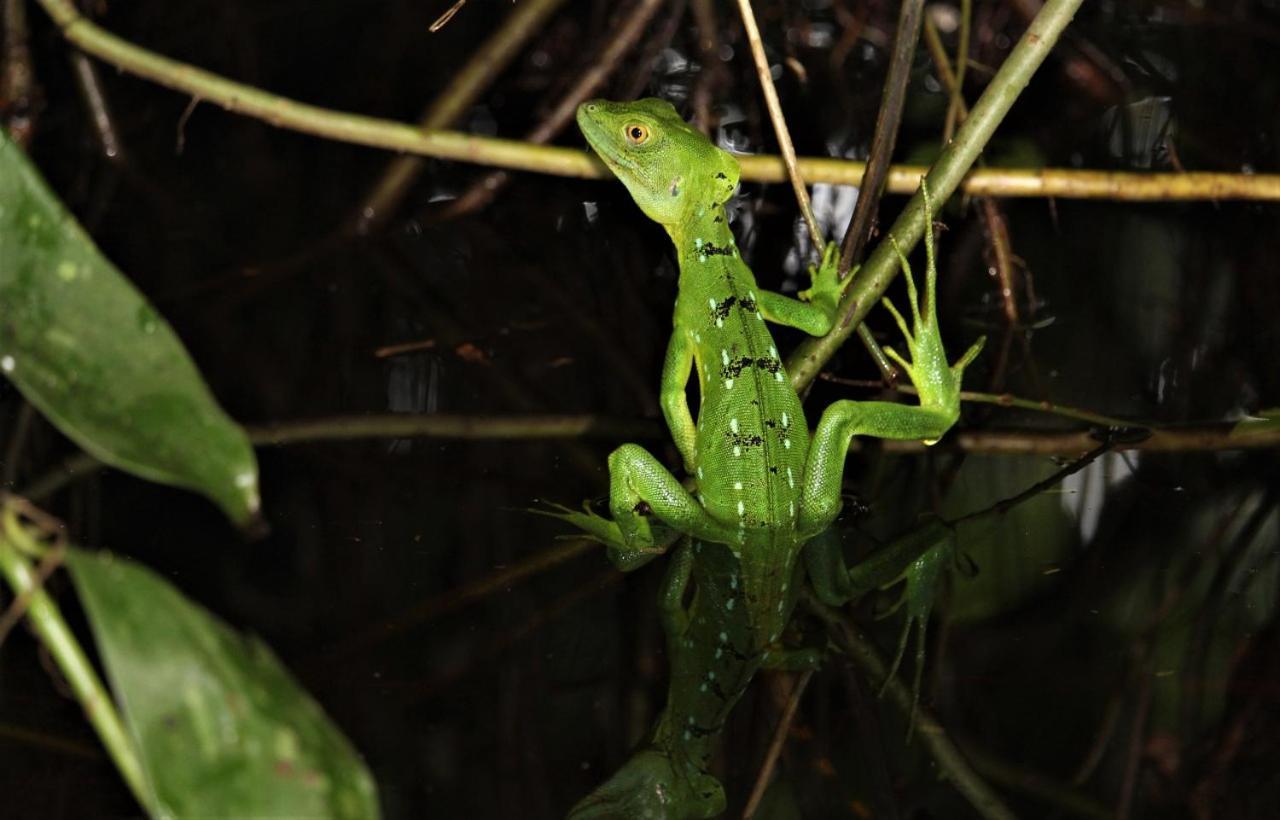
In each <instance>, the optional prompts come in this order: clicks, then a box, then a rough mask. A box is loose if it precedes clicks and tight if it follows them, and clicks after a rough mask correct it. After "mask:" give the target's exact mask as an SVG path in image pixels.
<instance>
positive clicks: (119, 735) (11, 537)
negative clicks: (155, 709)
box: [0, 508, 154, 814]
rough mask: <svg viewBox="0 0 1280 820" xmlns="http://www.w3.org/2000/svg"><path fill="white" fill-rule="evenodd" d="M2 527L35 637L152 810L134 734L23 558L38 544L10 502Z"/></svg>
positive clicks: (0, 548)
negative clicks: (134, 742) (127, 726)
mask: <svg viewBox="0 0 1280 820" xmlns="http://www.w3.org/2000/svg"><path fill="white" fill-rule="evenodd" d="M3 517H4V521H3V530H0V573H2V574H3V575H4V577H5V580H6V581H8V582H9V586H10V587H12V588H13V591H14V593H15V594H16V595H17V596H18V600H19V601H25V602H26V616H27V621H28V622H29V623H30V624H31V628H32V630H33V631H34V632H35V634H36V637H37V638H39V640H40V642H41V643H42V644H43V645H44V647H45V649H47V650H48V652H49V655H50V656H51V657H52V658H53V660H54V662H55V663H56V664H57V665H58V669H60V670H61V671H62V675H63V677H64V678H66V681H67V684H68V685H69V686H70V687H71V691H72V692H73V693H74V694H75V697H76V700H78V701H80V707H81V708H82V709H83V710H84V714H85V717H86V718H88V720H89V723H90V724H91V725H92V726H93V728H94V731H96V732H97V733H98V737H99V738H100V739H101V740H102V745H103V746H105V747H106V749H107V754H109V755H110V756H111V760H112V761H113V762H114V763H115V764H116V768H117V769H119V770H120V776H121V777H123V778H124V781H125V783H126V784H127V785H128V787H129V790H130V791H131V792H133V796H134V797H135V798H136V799H137V801H138V803H140V804H141V805H142V807H143V808H144V809H146V810H147V813H148V814H153V813H154V812H153V808H154V801H153V798H152V794H151V790H150V788H149V786H148V783H147V777H146V774H145V773H144V772H143V769H142V765H141V763H139V761H138V755H137V751H136V749H135V748H134V745H133V740H132V739H131V738H130V737H129V733H128V731H127V730H126V729H125V727H124V723H123V721H121V719H120V713H119V712H117V711H116V708H115V703H114V702H113V701H112V700H111V696H110V695H109V694H107V691H106V688H105V687H104V686H103V685H102V680H101V679H100V678H99V677H98V673H97V672H95V671H94V668H93V664H92V663H90V661H89V658H88V656H87V655H85V652H84V650H83V649H82V648H81V647H80V644H79V642H78V641H76V637H75V635H74V634H72V632H71V628H70V627H69V626H68V625H67V622H66V620H65V619H64V618H63V617H62V612H61V611H60V610H59V609H58V605H57V604H56V603H55V602H54V600H53V599H52V598H50V597H49V595H48V593H46V592H45V591H44V589H43V588H42V587H41V586H40V583H39V581H38V580H37V578H36V574H35V572H34V571H33V570H32V568H31V565H30V564H29V563H28V562H27V560H26V559H25V558H23V556H22V553H23V552H26V553H28V554H30V553H33V552H35V551H37V550H38V546H37V545H36V544H35V543H34V539H33V538H31V536H30V535H29V534H28V533H27V532H26V531H25V530H24V529H23V527H22V525H21V524H20V523H19V522H18V520H17V516H16V515H15V514H14V512H13V510H12V509H11V508H5V510H4V512H3Z"/></svg>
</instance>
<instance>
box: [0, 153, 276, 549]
mask: <svg viewBox="0 0 1280 820" xmlns="http://www.w3.org/2000/svg"><path fill="white" fill-rule="evenodd" d="M0 372H2V373H3V374H4V375H5V376H7V377H8V378H9V379H10V380H11V381H13V383H14V384H16V385H17V386H18V389H19V390H21V391H22V394H23V395H24V396H26V398H27V400H28V401H30V402H31V403H32V404H33V405H35V406H36V408H37V409H39V410H40V412H41V413H43V414H44V415H45V417H46V418H48V419H49V420H50V421H51V422H53V424H55V425H56V426H57V427H58V429H59V430H61V431H62V432H63V433H64V434H66V435H67V436H68V437H69V438H71V439H72V440H73V441H75V442H76V444H78V445H80V446H81V447H83V448H84V449H85V450H86V451H87V452H89V453H90V454H91V455H93V456H95V457H96V458H98V459H100V460H102V461H103V462H105V463H107V464H110V465H112V466H114V467H119V468H120V469H122V470H127V471H129V472H131V473H134V474H135V475H138V476H141V477H143V478H146V479H149V480H151V481H158V482H161V483H164V484H174V485H177V486H180V487H186V488H189V489H192V490H195V491H197V492H200V493H203V494H204V495H206V496H208V497H209V498H210V499H212V500H213V501H214V502H215V503H217V504H218V505H219V506H221V507H222V509H223V510H224V511H225V512H226V514H227V515H228V516H230V517H231V518H232V519H233V520H234V521H236V522H237V523H239V524H242V525H243V524H246V523H248V522H249V521H250V519H252V518H253V516H254V515H255V514H256V512H257V509H258V467H257V461H256V460H255V458H254V454H253V449H252V448H251V447H250V445H249V440H248V438H247V437H246V436H245V433H244V431H243V430H242V429H241V428H240V427H239V426H238V425H236V424H235V423H234V422H233V421H231V419H230V418H228V417H227V415H226V413H224V412H223V411H222V409H221V408H220V407H219V406H218V404H217V402H216V401H215V400H214V398H213V396H212V395H211V394H210V393H209V388H208V387H207V386H205V383H204V380H203V379H202V378H201V377H200V373H199V371H197V370H196V367H195V365H194V364H193V363H192V361H191V357H190V356H189V355H187V351H186V349H185V348H184V347H183V346H182V342H180V341H179V340H178V337H177V336H176V335H175V334H174V332H173V330H172V328H170V327H169V324H168V323H167V322H166V321H165V320H164V319H163V318H162V317H161V316H159V315H158V314H157V313H156V311H155V310H154V309H153V308H152V307H151V305H150V303H148V302H147V300H146V299H145V298H144V297H143V296H142V294H141V293H139V292H138V291H137V289H136V288H134V286H133V285H132V284H131V283H130V282H129V281H128V280H127V279H126V278H125V277H124V275H123V274H121V273H120V271H119V270H117V269H116V268H115V266H113V265H112V264H111V263H110V262H108V261H107V260H106V258H105V257H103V255H102V254H101V253H100V252H99V251H98V249H97V248H96V247H95V246H94V244H93V242H92V240H90V239H89V237H88V235H87V234H86V233H85V232H84V230H83V229H82V228H81V227H80V226H79V225H78V224H77V223H76V221H75V219H74V218H73V217H72V216H71V215H70V214H69V213H67V211H66V210H65V209H64V208H63V206H62V203H61V202H59V200H58V198H57V197H56V196H54V194H53V192H52V191H50V190H49V187H48V185H46V184H45V182H44V180H43V179H42V178H41V177H40V175H39V173H38V172H37V171H36V169H35V168H34V167H33V166H32V165H31V163H30V161H29V160H28V159H27V158H26V155H25V154H23V152H22V151H21V150H20V149H19V148H18V147H17V146H16V145H14V144H13V143H12V142H10V141H9V139H8V137H7V136H5V134H4V129H2V128H0Z"/></svg>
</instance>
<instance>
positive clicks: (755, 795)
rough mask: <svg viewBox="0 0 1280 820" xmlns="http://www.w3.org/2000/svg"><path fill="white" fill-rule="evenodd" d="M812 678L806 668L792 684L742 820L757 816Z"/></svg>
mask: <svg viewBox="0 0 1280 820" xmlns="http://www.w3.org/2000/svg"><path fill="white" fill-rule="evenodd" d="M812 678H813V670H812V669H806V670H805V671H804V672H802V673H800V674H799V675H798V676H796V678H795V679H794V682H793V683H792V685H791V694H790V695H789V696H788V697H787V706H786V708H785V709H783V711H782V717H781V718H780V719H779V720H778V725H777V726H776V727H775V728H774V730H773V738H772V739H771V740H770V741H769V750H768V751H767V752H766V753H765V756H764V763H762V764H760V772H759V774H757V775H756V783H755V785H754V786H752V787H751V796H750V797H748V798H747V805H746V807H745V808H743V810H742V820H751V818H752V817H754V816H755V813H756V809H758V808H759V807H760V801H761V800H763V799H764V792H765V789H766V788H768V786H769V781H770V780H772V779H773V770H774V768H775V767H776V766H777V765H778V758H779V757H781V756H782V747H783V745H784V744H785V743H786V740H787V736H788V735H789V734H791V723H792V722H793V721H794V720H795V718H796V709H798V708H799V707H800V698H801V697H803V696H804V690H805V688H806V687H807V686H808V685H809V681H810V680H811V679H812Z"/></svg>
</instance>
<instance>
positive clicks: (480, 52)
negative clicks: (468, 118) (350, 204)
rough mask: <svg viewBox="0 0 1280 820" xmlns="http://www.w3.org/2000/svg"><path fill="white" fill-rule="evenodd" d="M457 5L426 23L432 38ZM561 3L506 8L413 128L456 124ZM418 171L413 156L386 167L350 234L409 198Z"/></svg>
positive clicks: (369, 227)
mask: <svg viewBox="0 0 1280 820" xmlns="http://www.w3.org/2000/svg"><path fill="white" fill-rule="evenodd" d="M463 2H465V0H459V2H458V3H456V4H454V6H453V7H452V8H450V9H449V10H448V11H446V12H445V13H444V14H443V15H441V17H440V18H439V19H438V20H436V22H434V23H432V25H431V31H432V32H433V33H434V32H436V31H438V30H439V29H440V28H441V27H443V26H444V25H445V24H446V23H448V22H449V19H450V18H452V17H453V15H454V14H456V13H457V12H458V9H460V8H461V7H462V3H463ZM563 4H564V0H522V2H521V3H519V4H518V5H516V6H515V7H514V8H512V10H511V12H510V13H509V14H507V16H506V17H505V18H504V19H503V21H502V25H500V26H499V27H498V28H497V29H495V30H494V32H493V33H492V34H491V35H489V37H488V39H486V40H485V41H484V43H483V44H482V45H481V46H480V47H479V48H477V49H475V51H474V52H473V53H472V55H471V59H470V60H468V61H467V64H466V65H465V66H463V67H462V69H461V70H460V71H458V72H457V73H456V74H454V75H453V76H451V77H450V78H449V83H448V85H447V86H445V89H444V91H442V92H441V93H440V96H438V97H437V98H436V99H435V101H434V102H432V103H431V106H430V107H429V108H428V109H427V110H426V111H425V112H424V113H423V115H422V118H421V120H420V121H419V123H418V125H419V127H420V128H423V129H431V128H446V127H448V126H450V125H453V124H454V123H456V122H457V121H458V119H459V118H461V117H462V115H463V114H465V113H466V112H467V109H469V108H471V106H473V105H475V103H476V100H478V99H480V95H481V94H483V93H484V91H485V89H487V88H488V87H489V84H490V83H491V82H493V78H494V77H496V76H498V75H499V74H501V73H502V70H503V69H504V68H506V67H507V65H508V64H510V62H511V60H512V59H514V58H515V56H516V55H517V54H518V53H519V52H520V49H521V48H523V47H524V45H525V43H527V42H528V41H529V39H530V38H532V37H533V36H534V35H535V34H537V33H538V32H539V31H541V30H542V26H543V24H544V23H545V22H546V20H547V18H548V17H550V16H551V15H552V14H553V13H555V11H556V9H558V8H559V7H560V6H561V5H563ZM423 167H424V163H423V160H422V158H421V157H416V156H402V157H396V158H395V159H393V160H392V161H391V162H390V163H388V165H387V168H386V170H385V171H383V173H382V176H381V178H379V179H378V181H377V182H376V183H374V185H373V187H372V188H371V189H370V190H369V193H368V194H366V195H365V197H364V201H363V202H361V203H360V206H359V207H358V208H357V209H356V213H355V216H354V217H353V220H352V223H353V229H354V230H355V232H356V233H358V234H366V233H369V232H371V231H373V230H376V229H377V228H378V226H380V225H382V224H383V223H384V222H385V221H386V220H387V218H388V217H389V216H390V215H391V214H392V213H394V212H395V210H396V208H397V207H399V205H400V203H401V202H402V201H403V200H404V198H405V196H406V195H407V194H408V193H409V189H410V188H411V187H412V186H413V183H414V182H415V181H416V180H417V178H418V175H419V174H420V173H422V168H423Z"/></svg>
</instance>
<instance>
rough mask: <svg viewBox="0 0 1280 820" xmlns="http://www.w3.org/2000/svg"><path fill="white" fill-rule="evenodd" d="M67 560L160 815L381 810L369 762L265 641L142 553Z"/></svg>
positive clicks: (328, 814)
mask: <svg viewBox="0 0 1280 820" xmlns="http://www.w3.org/2000/svg"><path fill="white" fill-rule="evenodd" d="M67 563H68V566H69V567H70V570H71V577H72V579H73V580H74V582H75V586H76V590H77V591H78V592H79V594H80V599H81V601H82V602H83V604H84V608H85V611H86V613H87V614H88V616H89V623H90V624H91V626H92V628H93V633H94V637H95V638H96V640H97V644H98V651H99V653H100V654H101V656H102V659H103V663H104V665H105V666H106V670H107V677H108V679H109V680H110V681H111V687H112V690H113V691H114V693H115V696H116V699H117V701H118V702H119V703H120V706H121V710H122V711H123V713H124V718H125V722H126V724H127V725H128V727H129V731H130V733H131V734H132V735H133V738H134V741H135V743H136V744H137V746H138V748H139V752H140V755H139V756H140V757H141V758H142V765H143V768H144V769H145V771H146V773H147V777H148V779H149V781H150V784H151V788H152V790H153V792H154V793H155V796H156V803H155V805H156V807H157V811H156V814H157V816H172V817H202V818H203V817H307V818H317V820H319V818H376V817H377V816H378V800H377V794H376V792H375V790H374V786H373V779H372V778H371V777H370V776H369V772H368V771H367V770H366V768H365V766H364V763H363V762H362V761H361V760H360V758H359V756H358V755H357V754H356V752H355V751H354V750H353V749H352V748H351V745H350V744H349V743H348V742H347V740H346V738H345V737H343V736H342V733H341V732H339V731H338V729H337V728H335V727H334V725H333V724H332V723H330V722H329V719H328V717H327V716H326V715H325V714H324V712H323V711H321V709H320V707H319V706H318V705H317V704H316V702H315V701H313V700H312V699H311V697H310V696H309V695H307V693H306V692H305V691H304V690H303V689H302V688H301V687H299V686H298V684H297V682H296V681H294V680H293V678H292V677H290V675H289V673H288V672H287V671H286V670H285V669H284V667H283V666H281V664H280V662H279V661H278V660H277V659H276V657H275V656H274V655H273V654H272V653H271V650H270V649H268V648H267V647H266V646H265V645H264V644H263V643H262V642H261V641H258V640H255V639H253V638H246V637H242V636H241V635H239V634H237V633H236V632H234V631H233V630H232V629H230V628H229V627H227V626H226V625H225V624H223V623H222V622H221V621H219V620H218V619H216V618H215V617H213V616H212V615H210V614H209V613H208V612H206V611H205V610H204V609H203V608H201V607H199V606H197V605H195V604H193V603H191V602H190V601H188V600H187V599H186V598H184V597H183V596H182V593H180V592H179V591H178V590H177V589H175V588H174V587H172V586H171V585H170V584H168V583H167V582H166V581H164V580H163V579H162V578H160V577H159V576H157V575H156V574H155V573H153V572H151V571H150V570H148V569H146V568H145V567H142V566H139V565H138V564H135V563H133V562H131V561H128V560H125V559H123V558H120V557H118V556H113V555H111V554H110V553H95V552H85V551H81V550H72V551H70V554H69V558H68V560H67Z"/></svg>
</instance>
